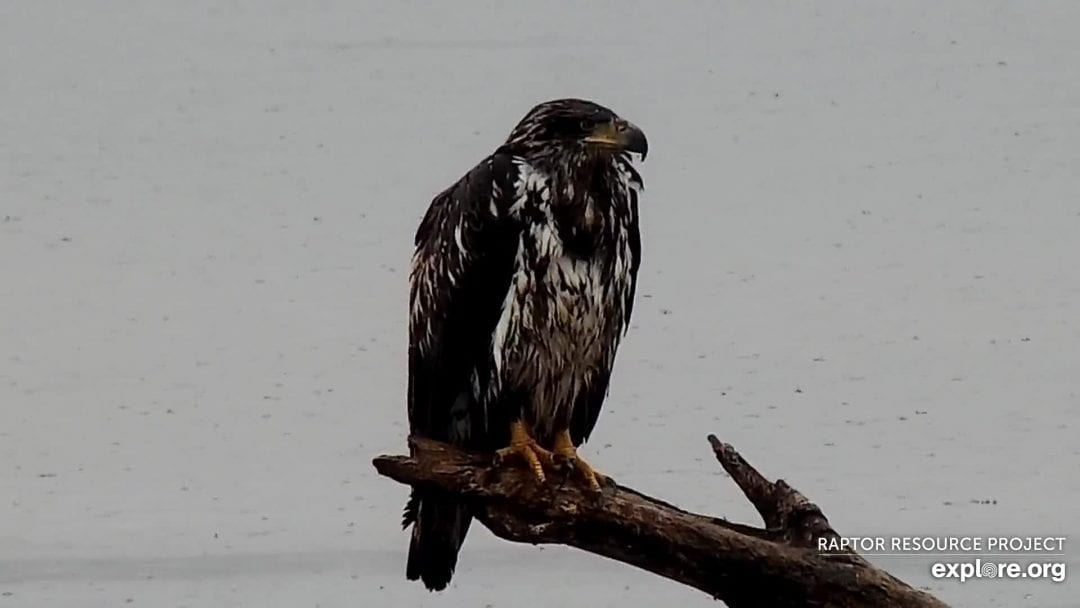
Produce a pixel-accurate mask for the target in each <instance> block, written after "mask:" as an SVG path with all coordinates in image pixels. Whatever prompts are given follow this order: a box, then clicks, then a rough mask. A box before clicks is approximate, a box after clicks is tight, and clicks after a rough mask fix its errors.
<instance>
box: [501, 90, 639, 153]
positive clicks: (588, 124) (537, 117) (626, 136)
mask: <svg viewBox="0 0 1080 608" xmlns="http://www.w3.org/2000/svg"><path fill="white" fill-rule="evenodd" d="M506 143H507V145H509V146H511V147H522V148H526V149H529V148H533V149H536V148H543V149H545V150H547V151H549V152H550V151H556V150H557V151H560V152H581V151H585V152H591V153H597V154H620V153H626V152H634V153H636V154H640V155H641V158H642V160H644V158H645V155H646V154H647V153H648V151H649V142H648V140H646V139H645V134H644V133H642V132H641V129H639V128H637V127H636V126H634V125H633V124H632V123H631V122H630V121H627V120H624V119H622V118H620V117H619V116H618V115H617V114H615V112H612V111H611V110H609V109H607V108H605V107H604V106H602V105H600V104H598V103H594V102H591V101H586V100H584V99H555V100H552V101H546V102H544V103H541V104H539V105H537V106H536V107H534V108H533V109H531V110H529V112H528V113H527V114H526V115H525V117H524V118H522V119H521V122H519V123H518V125H517V126H516V127H514V130H513V131H511V132H510V136H509V137H508V138H507V139H506Z"/></svg>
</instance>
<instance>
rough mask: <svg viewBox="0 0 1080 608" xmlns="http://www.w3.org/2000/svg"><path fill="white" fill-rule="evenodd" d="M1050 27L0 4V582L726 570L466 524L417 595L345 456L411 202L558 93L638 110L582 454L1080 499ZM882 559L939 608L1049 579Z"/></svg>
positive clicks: (1019, 511)
mask: <svg viewBox="0 0 1080 608" xmlns="http://www.w3.org/2000/svg"><path fill="white" fill-rule="evenodd" d="M1078 29H1080V8H1078V6H1077V5H1075V4H1073V3H1037V4H1029V3H1021V2H995V3H985V2H980V1H975V0H963V1H957V2H950V3H948V4H947V6H945V7H942V6H939V5H938V3H926V2H924V3H900V4H896V3H893V4H890V5H885V4H881V3H865V2H854V1H847V2H831V3H816V4H815V6H814V7H810V6H792V5H790V4H787V3H771V2H722V3H721V2H697V3H690V2H688V3H673V4H670V5H666V6H664V7H661V5H660V3H629V2H606V3H604V2H598V3H588V6H578V5H576V4H571V3H564V4H558V5H557V4H550V3H546V4H545V5H544V6H539V5H537V6H530V7H526V6H524V4H515V5H514V6H513V7H500V6H499V5H498V4H489V3H484V2H477V1H475V0H468V1H466V2H457V3H453V6H451V3H434V2H408V3H389V2H387V3H375V2H345V1H336V0H334V1H331V0H327V1H323V2H316V3H295V2H239V1H236V2H225V3H222V2H202V1H196V2H184V3H165V2H153V3H151V2H147V3H135V2H120V1H114V2H105V1H97V2H84V3H71V2H68V3H64V2H55V1H54V2H45V1H41V2H33V3H31V2H9V3H5V4H4V5H3V6H0V52H2V57H3V61H2V62H0V107H2V108H3V111H2V112H0V158H2V159H3V162H2V163H0V220H2V221H0V312H2V313H3V322H2V323H0V403H3V407H2V409H0V453H2V456H3V462H4V466H3V467H0V496H3V500H2V501H0V593H2V595H0V606H73V607H74V606H80V607H82V606H115V605H127V604H128V603H130V604H131V605H135V606H278V605H280V606H316V605H317V606H438V607H442V608H458V607H461V608H464V607H476V606H492V607H508V606H517V607H525V608H529V607H541V606H543V607H550V606H590V607H592V606H619V607H620V608H625V607H627V606H654V605H657V604H658V603H660V602H677V603H678V604H679V605H681V606H686V607H691V606H702V607H706V606H716V605H717V603H716V602H714V601H712V600H710V599H709V598H707V597H705V596H704V595H702V594H700V593H698V592H696V591H693V590H690V589H686V588H683V587H680V586H678V585H676V584H674V583H671V582H668V581H666V580H664V579H661V578H658V577H655V576H652V575H649V574H646V573H643V572H640V571H638V570H635V569H633V568H630V567H628V566H624V565H622V564H618V563H614V562H610V561H606V560H604V559H601V558H598V557H595V556H591V555H588V554H584V553H581V552H577V551H574V550H570V549H565V548H561V547H548V548H538V547H533V546H526V545H511V544H508V543H505V542H502V541H499V540H497V539H495V538H493V537H492V536H491V535H490V534H489V533H488V532H487V531H486V530H483V529H482V528H481V527H479V526H477V527H475V528H474V531H473V532H472V533H471V534H470V537H469V540H468V542H467V544H466V547H465V550H464V552H463V554H462V558H461V563H460V567H459V571H458V573H457V576H456V578H455V580H454V584H453V586H452V587H451V588H450V589H449V590H448V591H447V592H445V593H443V594H440V595H433V594H429V593H427V592H426V591H424V590H423V589H422V588H421V587H419V586H418V585H416V584H412V583H407V582H406V581H405V580H404V577H403V571H404V558H405V548H406V542H407V540H406V536H405V534H403V533H402V532H401V531H400V530H399V527H398V522H399V519H400V511H401V507H402V504H403V502H404V500H405V496H406V489H405V488H404V487H401V486H398V485H397V484H394V483H392V482H390V481H388V480H385V479H382V478H379V477H377V476H376V475H375V473H374V471H373V469H372V467H371V464H370V462H371V458H372V457H373V456H375V455H377V454H380V453H401V452H402V451H403V449H404V439H405V435H406V426H405V404H404V396H405V389H404V380H405V338H406V327H405V320H406V285H407V272H408V260H409V254H410V247H411V238H412V232H413V230H414V228H415V225H416V223H417V221H418V220H419V218H420V216H421V214H422V213H423V211H424V209H425V207H426V205H427V203H428V201H430V199H431V197H432V195H434V194H435V193H436V192H438V191H440V190H442V189H443V188H444V187H446V186H447V185H448V184H450V183H451V182H453V181H454V180H456V179H457V178H458V177H459V176H460V175H461V174H462V173H463V172H464V171H465V170H467V169H468V168H470V167H471V166H472V165H473V164H474V163H475V162H476V161H478V160H479V159H480V158H482V157H483V156H485V155H486V154H488V153H489V152H490V151H491V150H492V149H493V148H494V147H495V146H496V145H497V143H498V142H499V141H500V140H501V139H502V138H503V137H505V135H506V133H507V131H508V130H509V129H510V128H511V127H512V126H513V124H514V123H515V122H516V121H517V120H518V119H519V118H520V117H521V115H523V114H524V112H525V111H526V110H527V109H528V108H529V107H531V106H532V105H533V104H534V103H536V102H538V101H541V100H545V99H550V98H554V97H563V96H580V97H587V98H591V99H594V100H596V101H599V102H601V103H604V104H605V105H608V106H610V107H612V108H613V109H615V111H617V112H618V113H620V114H622V115H623V116H625V117H627V118H629V119H630V120H633V121H634V122H635V123H637V124H638V125H640V126H641V127H642V128H643V129H644V130H645V131H646V133H648V135H649V141H650V146H651V151H650V155H649V159H648V160H647V162H645V163H644V164H643V165H642V167H641V170H642V173H643V175H644V178H645V180H646V188H647V191H646V194H645V198H644V200H643V203H642V209H641V214H642V224H643V231H644V263H643V265H642V268H641V276H640V289H639V298H638V301H637V306H636V308H635V317H634V327H633V328H632V330H631V332H630V335H629V337H628V338H627V340H626V342H625V345H624V347H623V348H622V350H621V352H620V354H619V358H618V362H617V368H616V373H615V377H614V380H613V386H612V390H611V394H610V398H609V401H608V405H607V407H606V408H605V412H604V414H603V415H602V416H601V419H600V422H599V426H598V428H597V431H596V433H595V434H594V436H593V439H592V441H591V442H590V443H589V444H588V445H587V446H586V448H585V450H584V453H585V455H586V456H587V457H588V458H589V459H590V460H591V461H592V462H593V463H594V464H595V465H596V466H597V467H598V468H600V469H601V470H603V471H605V472H607V473H609V474H611V475H612V476H614V477H616V478H617V479H618V480H619V481H621V482H622V483H624V484H628V485H631V486H633V487H635V488H638V489H640V490H641V491H644V492H647V493H651V494H655V495H657V496H660V497H663V498H664V499H666V500H669V501H671V502H674V503H677V504H679V505H681V506H684V507H686V508H689V509H693V510H696V511H701V512H706V513H712V514H717V515H722V516H725V517H728V518H731V519H735V520H738V521H743V522H747V523H754V524H756V523H758V518H757V515H756V514H755V513H754V512H753V509H752V508H751V506H750V505H749V503H748V502H747V501H746V500H745V499H744V498H743V497H742V495H741V494H740V493H739V491H738V489H737V488H736V487H735V486H734V484H732V483H731V481H730V480H729V479H728V478H727V477H726V476H724V475H723V474H722V473H720V472H719V467H718V466H717V465H716V463H715V462H714V460H713V458H712V455H711V453H710V451H709V448H708V444H707V443H706V442H705V435H706V434H707V433H710V432H712V433H716V434H717V435H719V436H720V437H721V438H722V439H724V440H726V441H729V442H731V443H733V444H735V445H736V447H738V448H739V449H740V450H741V451H742V452H743V454H744V455H745V456H746V457H747V458H748V459H749V460H750V461H751V462H752V463H754V464H755V465H757V466H758V467H760V468H761V470H762V471H763V472H764V473H766V474H767V475H770V476H774V477H775V476H779V477H783V478H784V479H786V480H788V481H789V482H791V483H792V484H793V485H795V486H796V487H797V488H799V489H800V490H802V491H803V492H804V493H805V494H807V495H808V496H809V497H811V499H812V500H814V501H816V502H818V503H819V504H820V505H821V506H822V507H823V509H824V510H825V512H826V514H827V515H828V516H829V517H830V519H831V521H832V522H833V524H834V525H835V526H836V527H837V528H838V529H840V530H841V531H842V532H845V533H848V534H859V535H894V534H953V535H960V534H972V535H984V536H989V535H997V534H1022V535H1026V534H1052V535H1065V536H1072V537H1076V536H1078V535H1080V521H1078V517H1077V515H1076V509H1075V504H1076V503H1077V501H1078V500H1080V479H1078V477H1077V471H1078V464H1080V448H1078V447H1077V446H1078V444H1077V441H1076V437H1077V426H1078V424H1080V398H1078V393H1080V376H1078V372H1080V368H1078V366H1080V363H1078V358H1077V351H1078V340H1080V321H1078V319H1080V304H1078V303H1077V301H1078V298H1080V271H1078V270H1077V263H1076V260H1077V259H1078V257H1080V244H1078V243H1080V242H1078V239H1077V234H1078V229H1080V206H1078V205H1077V202H1076V194H1077V192H1078V188H1080V177H1078V176H1080V173H1078V171H1077V161H1078V156H1077V141H1078V138H1080V111H1078V107H1080V105H1078V104H1080V67H1078V66H1080V42H1078V39H1077V37H1076V32H1077V31H1078ZM1071 555H1073V556H1075V555H1076V554H1075V552H1072V553H1071ZM880 559H881V560H883V561H882V563H883V564H884V565H886V566H887V567H888V568H889V569H890V570H891V571H893V572H894V573H896V574H897V575H899V576H901V577H902V578H904V579H905V580H907V581H909V582H910V583H912V584H914V585H918V586H925V587H928V588H929V589H931V590H932V592H933V593H935V594H936V595H938V596H939V597H941V598H942V599H944V600H946V601H948V602H950V603H951V604H953V605H955V606H1002V607H1016V606H1038V607H1066V606H1077V605H1080V603H1078V601H1077V600H1076V597H1078V594H1077V590H1076V586H1075V584H1073V583H1071V582H1069V581H1066V582H1064V583H1059V584H1054V583H1051V582H1048V581H1043V580H1010V581H1005V580H995V581H988V580H974V581H968V582H966V583H963V584H960V583H958V582H956V581H955V580H947V579H942V580H936V579H933V578H931V577H930V575H929V568H928V562H927V561H926V559H918V558H907V557H890V558H880ZM1073 565H1074V564H1073Z"/></svg>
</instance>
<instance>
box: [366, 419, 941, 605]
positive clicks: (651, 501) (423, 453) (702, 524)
mask: <svg viewBox="0 0 1080 608" xmlns="http://www.w3.org/2000/svg"><path fill="white" fill-rule="evenodd" d="M709 442H710V443H711V444H712V447H713V451H714V452H715V454H716V458H717V460H719V461H720V464H721V466H723V468H724V470H725V471H727V472H728V474H729V475H731V477H732V478H733V479H734V480H735V483H736V484H738V486H739V487H740V488H741V489H742V491H743V493H744V494H746V496H747V498H749V499H750V501H751V502H752V503H753V504H754V506H755V508H756V509H757V510H758V512H759V513H760V514H761V516H762V518H763V519H764V521H765V524H766V528H755V527H753V526H747V525H743V524H737V523H732V522H729V521H726V520H724V519H720V518H717V517H709V516H706V515H699V514H695V513H690V512H688V511H684V510H683V509H680V508H678V507H676V506H674V505H671V504H668V503H666V502H663V501H661V500H658V499H656V498H652V497H649V496H645V495H644V494H641V493H639V492H637V491H635V490H632V489H630V488H627V487H624V486H614V487H611V488H606V489H605V491H604V493H603V494H601V495H599V496H597V495H593V494H590V493H589V492H587V491H586V490H584V489H583V488H582V487H581V486H580V485H579V484H577V483H574V482H573V481H570V482H567V483H564V484H561V485H560V484H558V483H553V482H551V481H550V480H549V483H548V484H546V485H541V484H538V483H536V481H535V479H534V478H533V477H532V476H531V475H530V474H529V473H528V472H526V471H525V470H524V469H523V468H521V467H507V466H501V467H493V466H492V464H491V458H490V456H484V455H479V454H473V453H467V452H463V451H461V450H459V449H456V448H454V447H452V446H450V445H447V444H443V443H439V442H435V441H431V440H428V439H424V438H420V437H410V438H409V445H410V452H411V454H412V456H379V457H378V458H376V459H375V460H374V464H375V468H376V469H377V470H378V471H379V473H381V474H383V475H385V476H387V477H390V478H391V479H394V480H396V481H399V482H401V483H404V484H408V485H421V486H424V485H426V486H432V487H437V488H440V489H442V490H446V491H448V492H453V493H455V494H457V495H458V496H460V497H462V498H463V499H465V500H466V501H467V502H468V503H469V504H470V507H471V508H472V510H473V513H474V515H475V516H476V518H477V519H478V520H479V521H480V522H481V523H483V524H484V525H485V526H487V527H488V529H490V530H491V531H492V532H493V533H494V534H495V535H496V536H499V537H500V538H503V539H506V540H509V541H514V542H522V543H531V544H541V543H543V544H561V545H569V546H572V547H577V548H579V549H582V550H585V551H589V552H591V553H595V554H597V555H602V556H604V557H609V558H611V559H615V560H618V561H621V562H624V563H627V564H631V565H634V566H637V567H639V568H642V569H644V570H648V571H650V572H653V573H655V574H659V575H661V576H665V577H667V578H670V579H673V580H676V581H679V582H680V583H683V584H685V585H689V586H691V587H694V588H696V589H700V590H701V591H704V592H705V593H708V594H709V595H711V596H713V597H714V598H717V599H721V600H723V601H724V602H725V603H726V604H727V605H728V606H730V607H731V608H751V607H752V608H758V607H771V608H783V607H788V606H790V607H793V608H794V607H799V608H802V607H807V606H822V607H824V606H829V607H836V608H869V607H875V608H876V607H883V606H888V607H896V608H943V607H944V606H945V604H943V603H942V602H940V601H938V600H937V599H935V598H933V597H931V596H929V595H928V594H926V593H924V592H922V591H919V590H917V589H914V588H912V587H910V586H908V585H907V584H905V583H903V582H902V581H900V580H898V579H896V578H894V577H893V576H891V575H889V574H888V573H886V572H883V571H881V570H878V569H876V568H874V567H873V566H872V565H870V564H869V563H868V562H866V561H865V560H864V559H862V558H861V557H859V556H857V555H829V554H823V553H820V552H818V551H817V550H816V549H815V548H814V547H816V544H817V539H818V538H834V537H836V536H837V533H836V531H835V530H833V528H832V526H831V525H830V524H829V521H828V519H826V518H825V516H824V514H822V512H821V509H819V508H818V507H817V505H815V504H814V503H812V502H810V501H809V500H808V499H807V498H806V497H805V496H803V495H802V494H801V493H799V492H798V491H797V490H795V489H794V488H792V487H791V486H789V485H788V484H786V483H784V482H783V481H779V480H778V481H776V482H770V481H768V480H767V479H765V477H763V476H762V475H761V474H760V473H758V471H757V470H756V469H754V468H753V467H752V466H751V465H750V464H749V463H747V462H746V460H744V459H743V458H742V456H740V455H739V454H738V452H736V451H735V449H734V448H733V447H731V446H730V445H728V444H725V443H722V442H721V441H720V440H718V439H717V438H716V437H714V436H710V437H709Z"/></svg>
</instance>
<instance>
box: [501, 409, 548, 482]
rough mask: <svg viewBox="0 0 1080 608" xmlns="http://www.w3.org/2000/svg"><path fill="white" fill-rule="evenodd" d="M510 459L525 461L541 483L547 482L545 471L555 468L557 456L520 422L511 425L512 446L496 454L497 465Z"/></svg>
mask: <svg viewBox="0 0 1080 608" xmlns="http://www.w3.org/2000/svg"><path fill="white" fill-rule="evenodd" d="M510 458H520V459H523V460H524V461H525V463H526V464H527V465H529V470H531V471H532V473H533V476H535V477H536V480H537V481H539V482H540V483H544V482H545V481H546V480H547V476H546V475H545V474H544V469H545V468H547V469H552V468H554V466H555V464H554V463H555V455H554V454H552V453H551V452H550V451H548V450H546V449H544V448H543V447H541V446H540V444H539V443H536V440H535V439H533V438H532V436H531V435H529V430H528V428H527V427H526V426H525V423H524V422H522V421H520V420H517V421H515V422H513V423H512V424H511V425H510V445H509V446H508V447H505V448H502V449H500V450H498V451H496V452H495V464H496V465H501V464H503V463H504V462H506V461H507V460H508V459H510Z"/></svg>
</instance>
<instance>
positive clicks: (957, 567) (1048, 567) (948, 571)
mask: <svg viewBox="0 0 1080 608" xmlns="http://www.w3.org/2000/svg"><path fill="white" fill-rule="evenodd" d="M930 576H932V577H934V578H955V579H959V580H960V582H961V583H963V582H966V581H967V580H968V579H972V578H1001V579H1023V578H1036V579H1037V578H1045V579H1049V580H1051V581H1054V582H1055V583H1061V582H1064V581H1065V562H1031V563H1028V564H1021V563H1019V562H990V561H983V560H982V559H981V558H978V557H977V558H975V559H974V560H972V561H967V562H934V563H933V564H931V565H930Z"/></svg>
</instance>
